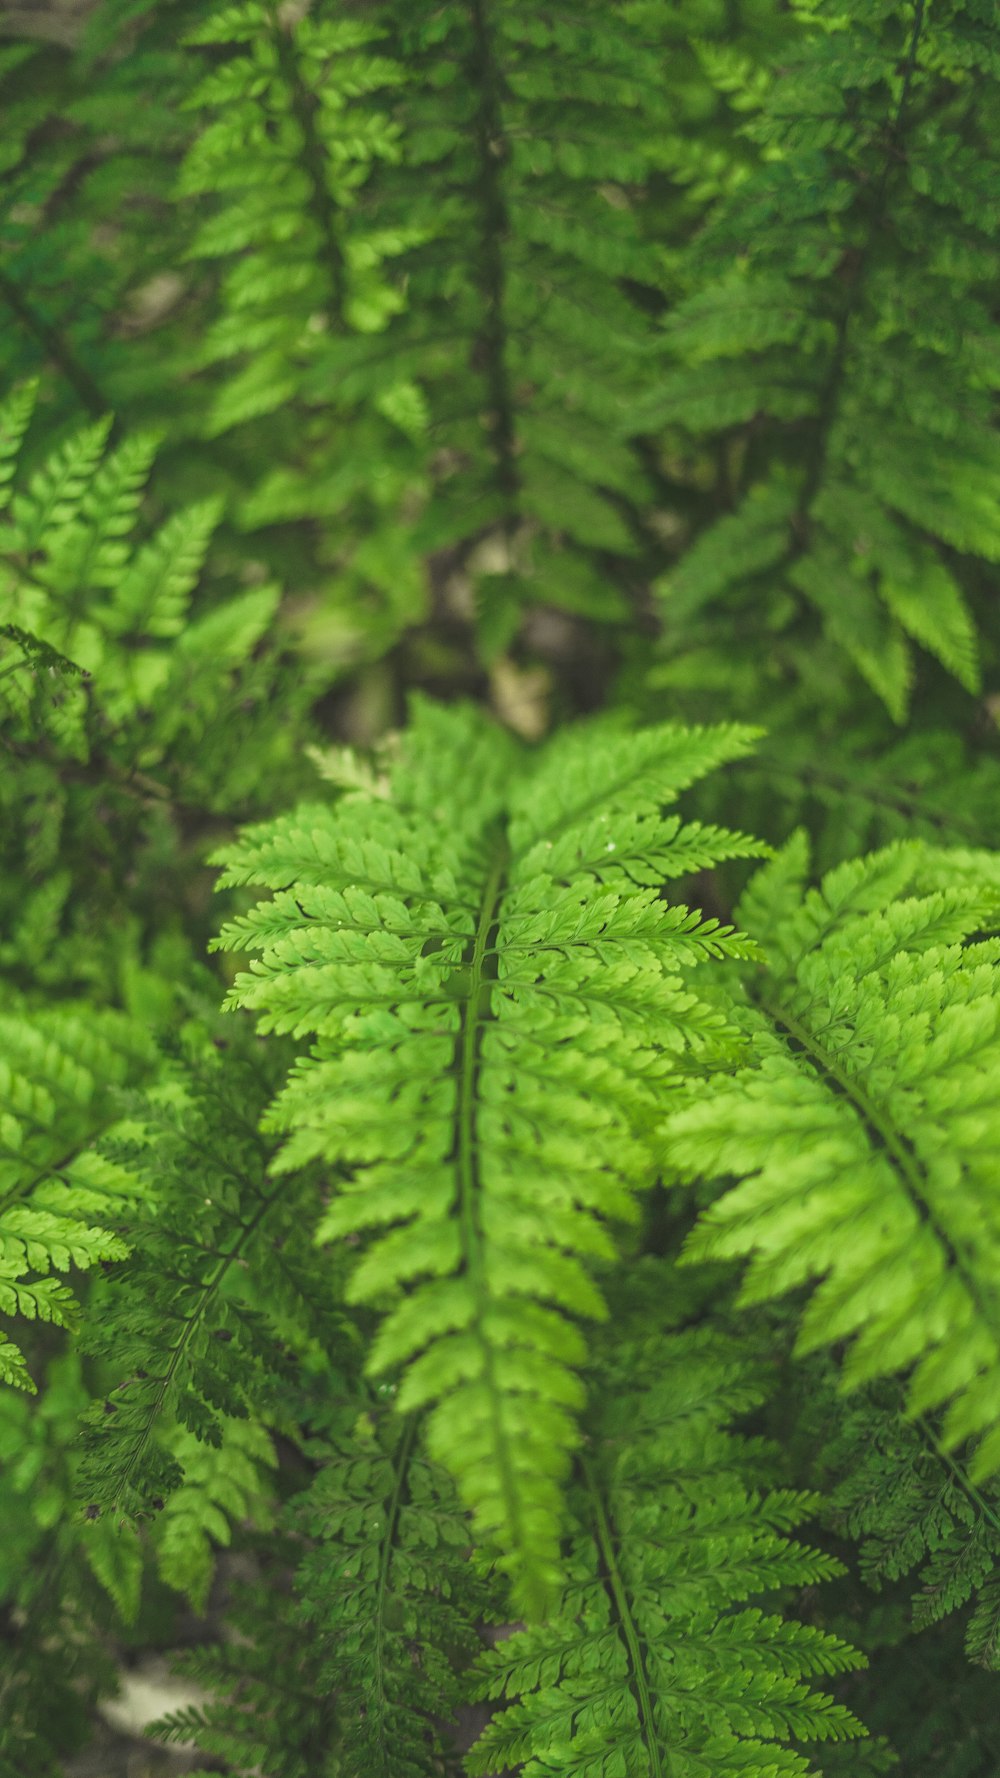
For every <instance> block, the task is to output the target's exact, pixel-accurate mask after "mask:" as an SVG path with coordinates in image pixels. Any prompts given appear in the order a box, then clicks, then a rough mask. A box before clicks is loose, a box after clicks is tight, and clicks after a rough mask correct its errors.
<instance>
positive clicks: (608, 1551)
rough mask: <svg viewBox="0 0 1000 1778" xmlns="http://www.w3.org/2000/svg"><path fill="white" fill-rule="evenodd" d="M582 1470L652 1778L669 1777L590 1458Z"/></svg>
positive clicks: (611, 1534)
mask: <svg viewBox="0 0 1000 1778" xmlns="http://www.w3.org/2000/svg"><path fill="white" fill-rule="evenodd" d="M579 1463H580V1470H581V1473H582V1476H583V1480H584V1483H585V1485H586V1489H587V1494H588V1496H589V1499H590V1509H591V1512H592V1513H593V1517H594V1525H595V1529H596V1533H597V1547H598V1549H599V1550H600V1553H601V1562H602V1565H603V1568H604V1576H605V1581H606V1584H607V1588H608V1591H609V1592H610V1594H611V1598H612V1601H613V1603H614V1607H615V1611H616V1612H617V1614H618V1622H619V1625H620V1627H621V1633H622V1636H623V1638H624V1641H625V1647H626V1649H627V1650H628V1660H629V1667H630V1670H631V1674H632V1686H633V1691H634V1695H635V1700H636V1703H637V1705H638V1707H639V1732H640V1734H641V1735H642V1739H643V1744H644V1745H645V1748H646V1752H647V1753H648V1755H649V1773H650V1778H670V1774H671V1773H672V1772H673V1769H674V1768H673V1762H672V1761H671V1758H670V1755H669V1753H667V1752H666V1750H665V1749H664V1750H663V1751H662V1752H661V1749H660V1744H659V1741H658V1739H657V1732H656V1720H655V1717H654V1714H653V1698H652V1693H651V1691H650V1685H649V1678H648V1675H647V1673H646V1663H645V1660H644V1658H643V1652H642V1638H641V1637H640V1634H639V1627H638V1625H637V1623H636V1621H635V1618H634V1616H633V1614H632V1607H631V1605H630V1603H629V1597H628V1590H627V1588H626V1586H625V1581H624V1577H623V1575H622V1571H621V1569H620V1567H619V1565H618V1553H617V1550H616V1547H615V1537H614V1532H613V1530H612V1527H611V1521H610V1519H609V1518H608V1513H607V1508H606V1507H605V1504H604V1499H603V1496H602V1494H601V1490H600V1488H599V1487H598V1485H597V1480H596V1477H595V1475H594V1471H593V1468H592V1467H591V1465H590V1463H589V1462H588V1460H587V1458H586V1457H584V1456H581V1457H580V1459H579Z"/></svg>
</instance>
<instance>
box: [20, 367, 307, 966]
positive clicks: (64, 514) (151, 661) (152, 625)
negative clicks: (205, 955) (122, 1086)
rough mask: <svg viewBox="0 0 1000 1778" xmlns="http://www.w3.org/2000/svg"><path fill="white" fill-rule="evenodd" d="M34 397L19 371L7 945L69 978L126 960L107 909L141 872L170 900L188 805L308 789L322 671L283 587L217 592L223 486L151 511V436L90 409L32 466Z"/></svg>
mask: <svg viewBox="0 0 1000 1778" xmlns="http://www.w3.org/2000/svg"><path fill="white" fill-rule="evenodd" d="M33 399H34V392H33V389H32V388H31V387H29V386H24V387H22V388H20V389H18V390H16V391H15V392H14V393H13V394H12V395H11V396H10V397H9V398H8V400H7V401H6V402H5V403H4V404H3V406H2V408H0V453H2V486H0V745H2V747H3V749H4V757H5V758H6V759H7V760H8V762H13V764H14V765H15V766H16V770H15V771H7V772H5V773H4V774H3V776H2V788H0V827H2V833H3V842H4V851H5V857H6V859H7V861H8V872H9V874H8V880H7V885H6V886H5V887H4V888H3V890H2V891H0V916H2V924H3V928H4V934H3V939H2V941H0V961H2V962H3V964H4V965H5V966H6V967H7V968H9V969H11V970H13V971H14V972H15V979H18V980H19V981H23V982H24V985H26V986H27V985H28V983H29V982H30V981H37V982H42V983H47V984H54V983H59V984H60V985H61V986H64V985H65V984H67V983H71V982H73V981H80V980H81V979H82V980H83V981H88V982H89V981H90V980H92V979H94V977H95V976H100V975H104V976H105V977H106V975H107V972H108V970H109V969H110V970H111V971H112V972H114V971H115V970H117V969H118V968H119V967H120V966H121V962H122V957H121V952H122V948H123V946H122V943H121V942H119V944H118V946H114V947H111V953H112V954H111V955H110V956H109V955H108V949H109V940H110V938H111V934H110V931H109V930H108V918H107V916H108V910H109V907H113V906H115V905H121V904H122V903H125V902H128V901H129V900H130V899H131V896H130V890H129V885H128V884H127V883H126V882H125V881H124V880H123V879H124V876H125V874H126V872H127V871H128V870H136V869H138V870H139V871H140V873H141V878H142V881H143V886H144V888H146V889H147V890H148V892H149V894H150V896H151V898H152V901H153V904H154V905H155V903H156V901H157V900H158V899H162V896H163V883H164V877H165V876H166V880H167V881H169V880H170V874H171V873H173V874H176V872H177V869H178V859H179V855H181V854H182V853H183V850H184V845H183V840H182V839H181V838H180V837H179V833H178V829H179V828H180V827H181V826H182V813H183V811H184V809H185V808H188V809H193V810H194V811H196V812H197V811H203V812H204V813H209V812H210V811H211V810H213V809H219V810H220V811H221V812H223V813H229V812H230V811H233V812H236V811H239V812H241V813H250V812H252V811H253V810H254V808H255V807H260V801H259V799H260V796H261V792H262V790H263V791H264V793H265V795H268V796H270V795H273V794H277V793H278V791H279V787H280V785H281V783H282V780H284V782H285V785H286V787H287V789H288V790H289V791H291V792H292V794H294V787H297V786H298V785H300V784H301V783H302V781H303V776H304V775H308V767H305V768H304V767H303V763H302V762H301V759H300V755H299V748H298V747H297V744H296V743H297V742H298V743H299V744H300V743H301V740H302V739H303V738H304V735H303V729H304V728H305V723H306V720H307V718H306V714H305V712H306V710H307V708H308V703H309V700H310V697H311V695H312V683H311V679H310V676H309V675H303V674H302V673H301V670H300V671H299V672H298V673H297V674H296V686H295V687H293V686H292V685H291V684H290V683H289V681H288V678H287V666H286V663H284V662H283V660H282V658H281V656H280V655H279V653H278V651H277V649H276V648H275V647H274V645H273V644H272V643H270V642H267V643H265V636H266V633H267V632H268V630H269V628H270V627H271V625H272V620H273V618H274V615H275V612H276V609H277V604H278V591H277V588H276V587H274V586H272V585H268V584H267V583H264V584H261V585H252V586H250V587H247V586H242V587H238V588H235V589H234V588H232V586H231V584H224V588H223V589H222V596H221V597H219V596H215V597H211V596H209V595H208V594H207V589H206V588H205V586H204V584H203V581H204V574H205V564H206V558H207V555H208V552H209V549H210V546H211V543H212V537H213V532H214V530H215V527H216V525H217V523H218V520H219V516H220V508H219V504H218V502H217V501H215V500H212V499H210V500H204V501H198V502H196V503H195V504H193V505H191V506H189V507H188V508H186V509H185V510H183V511H181V512H178V513H175V514H174V515H173V516H171V517H168V518H166V519H165V520H163V522H162V523H160V524H159V526H158V527H157V528H155V529H153V530H150V529H149V527H148V526H147V525H146V522H145V520H146V515H145V512H144V510H143V509H142V504H141V503H142V499H143V490H144V488H145V484H146V481H147V478H148V476H149V473H150V469H151V465H152V460H153V452H154V444H155V441H154V439H153V438H152V437H150V436H146V437H136V438H126V439H125V440H124V441H123V442H122V443H121V444H119V445H117V446H116V447H114V448H112V449H109V448H108V444H107V440H108V433H109V425H110V422H108V421H99V422H95V423H94V424H92V425H87V426H85V427H84V428H82V429H80V430H78V431H76V432H75V433H73V434H71V435H70V436H69V437H68V438H66V439H64V441H63V442H62V444H61V445H60V446H59V447H58V448H57V449H55V450H54V451H51V452H50V453H49V454H48V455H47V456H44V457H43V459H42V460H41V462H39V463H37V465H36V467H34V469H31V470H30V471H27V472H25V471H24V470H22V471H21V472H20V473H18V471H19V467H20V465H22V464H23V463H24V460H25V452H26V450H27V445H26V444H25V436H26V434H27V433H28V425H29V420H30V416H31V410H32V403H33ZM28 442H29V443H30V435H29V440H28ZM282 688H284V689H285V690H286V691H287V694H288V701H287V702H286V703H284V706H283V710H282V712H281V713H280V714H279V713H277V712H274V713H272V715H271V716H268V714H267V712H268V709H269V708H270V706H271V702H272V700H273V699H274V697H275V694H276V693H277V692H279V690H281V689H282ZM293 710H295V711H297V712H298V716H299V718H300V719H301V724H302V726H301V727H298V732H296V729H297V723H296V720H294V719H293V720H292V721H291V722H290V721H289V718H290V717H291V713H292V711H293ZM251 730H252V732H253V734H254V736H255V742H256V745H257V747H258V748H259V746H260V745H261V744H262V743H264V735H265V732H270V735H271V745H270V747H267V745H266V743H265V748H266V751H267V752H268V756H269V766H268V780H269V781H268V782H266V784H262V782H261V759H262V756H261V754H260V753H259V752H257V753H256V755H255V756H254V757H253V758H248V757H247V755H246V752H245V748H244V742H245V740H246V737H247V735H248V733H249V732H250V731H251ZM307 732H308V731H307V730H306V733H307ZM164 778H165V779H166V781H164ZM138 833H141V835H142V841H143V843H139V841H138V838H137V834H138ZM68 856H72V857H73V858H74V860H75V864H74V868H73V870H72V871H67V870H65V869H63V868H62V866H61V863H60V860H61V859H62V858H64V857H68ZM126 860H128V863H126ZM15 862H17V863H18V864H19V867H20V868H19V869H15ZM126 925H127V923H126ZM98 959H100V960H98Z"/></svg>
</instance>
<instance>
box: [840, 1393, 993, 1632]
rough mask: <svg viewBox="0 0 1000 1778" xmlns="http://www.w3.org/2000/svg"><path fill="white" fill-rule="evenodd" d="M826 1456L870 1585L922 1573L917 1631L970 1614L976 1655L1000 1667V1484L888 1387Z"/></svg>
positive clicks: (866, 1401)
mask: <svg viewBox="0 0 1000 1778" xmlns="http://www.w3.org/2000/svg"><path fill="white" fill-rule="evenodd" d="M826 1462H827V1463H828V1464H829V1466H830V1470H831V1471H832V1473H833V1474H834V1475H837V1474H839V1475H840V1477H841V1478H842V1479H841V1480H840V1481H839V1483H838V1484H837V1486H836V1487H835V1488H834V1490H833V1492H832V1494H831V1496H830V1511H831V1514H832V1516H833V1522H834V1524H835V1525H837V1527H838V1528H839V1529H841V1530H843V1531H846V1532H847V1533H848V1535H849V1536H850V1537H851V1538H852V1539H853V1540H854V1541H856V1542H857V1544H858V1564H859V1571H860V1573H861V1576H862V1578H863V1579H864V1580H865V1581H866V1582H867V1583H868V1585H869V1586H874V1587H882V1586H884V1585H886V1584H887V1583H889V1582H891V1581H895V1580H899V1579H901V1578H902V1577H903V1576H906V1575H910V1574H914V1578H915V1579H917V1580H919V1587H918V1590H917V1591H916V1592H914V1594H913V1602H912V1613H913V1618H912V1621H913V1627H914V1629H915V1630H922V1629H926V1628H927V1626H928V1625H930V1624H935V1623H938V1622H939V1621H940V1620H941V1619H942V1618H944V1617H947V1616H948V1615H949V1614H951V1613H953V1612H957V1611H962V1610H963V1608H964V1607H966V1606H967V1605H968V1604H969V1601H970V1599H974V1600H975V1602H976V1603H975V1605H974V1608H973V1610H972V1612H971V1615H969V1614H967V1617H968V1621H967V1625H966V1647H967V1649H968V1653H969V1656H970V1658H971V1659H972V1660H973V1661H976V1662H977V1663H978V1664H980V1665H982V1666H986V1667H991V1666H992V1667H995V1666H996V1665H997V1647H996V1632H995V1628H994V1627H993V1626H994V1620H995V1612H996V1604H995V1596H996V1592H997V1584H998V1578H1000V1577H998V1567H1000V1492H998V1489H997V1485H996V1481H995V1479H991V1480H989V1481H984V1482H980V1483H979V1484H978V1485H977V1484H976V1483H975V1482H974V1481H973V1480H972V1478H971V1476H970V1475H969V1473H968V1469H967V1466H966V1464H965V1463H964V1462H963V1461H962V1460H961V1454H959V1456H958V1457H956V1456H955V1455H953V1454H951V1453H949V1452H947V1451H945V1450H943V1449H942V1446H941V1444H940V1441H939V1439H938V1436H937V1433H936V1431H935V1428H934V1426H933V1425H932V1424H931V1423H930V1421H929V1420H927V1419H926V1418H924V1417H920V1418H919V1419H918V1420H917V1421H916V1422H913V1421H909V1420H906V1419H904V1418H903V1416H902V1415H901V1414H900V1413H899V1412H898V1407H897V1401H895V1400H894V1399H893V1395H892V1392H891V1391H890V1390H889V1389H887V1388H882V1389H879V1390H868V1391H866V1392H865V1393H864V1394H862V1395H861V1396H860V1397H859V1398H858V1399H856V1400H855V1401H854V1402H852V1403H851V1404H850V1406H849V1408H848V1411H847V1413H846V1414H845V1415H844V1416H843V1417H842V1423H841V1425H840V1427H839V1428H838V1431H837V1433H836V1434H835V1435H834V1437H833V1438H832V1440H831V1441H830V1446H829V1450H828V1453H827V1457H826Z"/></svg>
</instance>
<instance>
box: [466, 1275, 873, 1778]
mask: <svg viewBox="0 0 1000 1778" xmlns="http://www.w3.org/2000/svg"><path fill="white" fill-rule="evenodd" d="M649 1282H650V1280H649V1279H648V1278H647V1279H646V1280H645V1283H646V1290H643V1280H642V1279H641V1277H640V1278H638V1279H637V1280H636V1283H637V1286H638V1290H639V1293H640V1295H643V1296H645V1295H646V1294H647V1292H648V1287H649ZM659 1289H660V1292H661V1295H662V1291H663V1280H662V1279H661V1280H660V1283H659ZM622 1312H623V1314H622V1318H620V1319H619V1320H618V1323H617V1335H616V1342H615V1346H616V1350H615V1354H614V1357H613V1358H612V1359H610V1360H607V1361H606V1362H605V1363H604V1364H601V1365H600V1366H599V1369H598V1390H597V1394H596V1398H595V1400H594V1402H593V1404H592V1406H591V1408H590V1410H589V1412H588V1417H587V1430H588V1435H589V1436H588V1444H587V1448H586V1451H585V1453H584V1454H583V1455H582V1456H581V1458H580V1459H579V1461H578V1464H577V1469H576V1474H575V1477H574V1482H573V1485H572V1487H571V1491H570V1501H571V1524H570V1530H569V1544H570V1556H569V1561H568V1565H567V1566H568V1578H567V1581H566V1583H565V1587H564V1590H563V1592H562V1595H561V1598H560V1601H559V1604H558V1610H557V1615H556V1616H555V1617H554V1618H553V1620H552V1621H551V1623H550V1624H548V1625H546V1626H545V1628H544V1629H542V1628H537V1629H536V1628H528V1629H522V1630H518V1631H515V1633H514V1634H513V1635H511V1636H509V1637H507V1638H505V1639H504V1640H503V1641H502V1642H500V1643H499V1644H498V1646H497V1647H496V1648H495V1649H493V1650H492V1651H491V1652H490V1653H488V1654H486V1655H484V1656H482V1657H481V1659H480V1661H479V1663H478V1666H479V1675H480V1682H481V1686H482V1690H483V1694H484V1695H485V1696H488V1697H491V1698H501V1699H505V1700H506V1703H505V1707H503V1708H501V1709H500V1711H499V1712H498V1714H496V1715H495V1716H494V1717H493V1718H492V1720H491V1722H490V1723H489V1724H488V1726H487V1728H486V1729H485V1731H484V1732H483V1734H482V1735H481V1736H480V1739H479V1740H478V1741H477V1743H476V1744H475V1746H474V1748H473V1750H472V1752H471V1754H470V1755H469V1757H468V1761H467V1765H468V1769H469V1771H470V1772H472V1773H483V1774H485V1773H491V1772H495V1771H497V1770H499V1769H501V1768H505V1767H508V1766H514V1765H518V1766H522V1762H523V1766H522V1769H523V1770H524V1772H525V1774H529V1773H530V1774H535V1773H537V1774H539V1775H540V1774H541V1773H542V1772H548V1771H556V1770H558V1771H559V1772H560V1773H566V1774H567V1775H569V1774H573V1775H574V1778H598V1775H601V1778H611V1774H614V1773H629V1774H635V1775H636V1778H639V1775H640V1774H641V1775H642V1778H647V1775H648V1778H668V1775H670V1774H673V1773H681V1772H684V1773H687V1772H690V1773H692V1774H694V1773H696V1772H702V1771H704V1772H706V1773H707V1772H712V1773H713V1774H715V1773H717V1772H718V1773H724V1772H725V1773H729V1772H733V1773H735V1772H741V1773H745V1774H748V1775H749V1774H753V1775H754V1778H772V1775H775V1774H777V1773H779V1772H780V1773H786V1772H787V1773H802V1774H805V1773H806V1772H808V1771H810V1770H812V1769H813V1768H811V1767H810V1766H809V1764H808V1763H807V1761H806V1759H805V1758H804V1757H803V1756H802V1755H800V1754H799V1753H796V1752H793V1751H792V1750H791V1748H789V1747H788V1746H786V1745H785V1743H787V1742H788V1741H790V1740H795V1739H798V1740H805V1741H810V1742H811V1741H815V1740H822V1739H831V1740H836V1739H838V1738H841V1737H851V1736H856V1735H858V1734H860V1733H863V1731H862V1730H861V1728H860V1725H859V1724H858V1723H857V1721H856V1720H855V1719H854V1717H853V1716H852V1715H851V1713H850V1711H848V1710H846V1709H845V1708H844V1707H843V1705H840V1704H835V1703H834V1702H833V1701H832V1700H831V1699H830V1698H829V1697H826V1696H824V1695H823V1694H822V1693H816V1692H814V1691H812V1689H811V1687H810V1685H809V1683H808V1681H809V1679H811V1678H812V1677H813V1676H815V1675H828V1674H835V1673H838V1672H841V1671H843V1670H844V1669H845V1668H850V1667H853V1666H857V1665H859V1664H861V1662H862V1657H860V1656H858V1655H857V1654H856V1653H855V1652H854V1651H853V1650H852V1649H850V1648H848V1647H847V1646H846V1645H845V1644H844V1643H843V1642H841V1641H839V1640H838V1639H837V1638H836V1637H834V1636H831V1635H829V1634H828V1633H826V1632H824V1631H821V1630H817V1629H815V1628H812V1627H805V1626H803V1625H801V1624H796V1623H794V1622H789V1621H784V1620H782V1619H781V1618H780V1617H776V1616H774V1615H771V1614H768V1613H766V1612H764V1611H762V1610H761V1609H760V1608H759V1606H757V1605H755V1604H754V1605H747V1604H746V1601H747V1600H748V1599H750V1598H753V1597H755V1596H756V1595H759V1594H761V1593H763V1592H766V1591H768V1590H770V1589H772V1588H775V1587H779V1588H780V1587H782V1586H786V1585H788V1584H795V1581H796V1580H797V1579H801V1580H804V1581H807V1582H809V1581H812V1580H814V1579H819V1578H822V1577H824V1576H828V1575H830V1574H833V1573H835V1572H836V1571H837V1566H838V1565H837V1563H836V1562H835V1561H834V1560H833V1559H832V1558H830V1557H828V1556H822V1555H819V1554H818V1553H817V1552H815V1551H811V1550H808V1549H806V1548H804V1547H803V1546H802V1545H801V1544H798V1543H795V1542H792V1541H791V1540H790V1539H789V1538H788V1535H787V1533H788V1530H789V1528H790V1527H791V1526H792V1525H794V1523H795V1522H796V1520H797V1519H800V1518H802V1517H804V1516H805V1515H806V1514H807V1513H808V1512H809V1511H810V1510H812V1509H813V1507H814V1505H815V1502H814V1501H813V1500H812V1499H810V1497H808V1496H805V1495H795V1494H789V1493H782V1492H780V1491H779V1492H776V1493H774V1494H772V1495H770V1496H769V1495H767V1494H763V1495H761V1494H760V1493H758V1492H756V1490H755V1489H754V1488H753V1487H752V1486H751V1487H750V1488H748V1487H747V1483H746V1480H745V1479H744V1476H743V1474H742V1473H741V1455H742V1453H741V1449H740V1441H739V1440H738V1439H736V1438H734V1437H733V1436H732V1435H730V1434H728V1433H727V1432H726V1431H725V1430H724V1425H725V1421H726V1419H727V1417H728V1416H729V1415H730V1414H732V1413H733V1412H734V1410H737V1411H738V1408H739V1407H740V1406H743V1407H745V1406H746V1405H747V1404H748V1401H749V1400H751V1399H752V1398H753V1393H754V1385H753V1382H752V1380H751V1377H750V1373H749V1372H748V1371H747V1369H746V1368H745V1364H744V1363H743V1362H742V1361H741V1358H740V1356H738V1354H737V1351H736V1349H735V1348H734V1347H727V1345H726V1342H725V1341H724V1340H720V1339H719V1338H718V1337H717V1336H712V1335H711V1334H706V1333H705V1332H704V1331H702V1332H688V1333H674V1334H670V1333H666V1334H664V1332H663V1331H662V1329H659V1328H656V1322H657V1320H658V1317H657V1314H656V1308H655V1306H654V1304H653V1302H652V1301H649V1302H644V1303H643V1308H642V1315H641V1319H640V1316H639V1315H638V1314H634V1315H633V1316H630V1315H629V1312H628V1310H627V1309H625V1308H624V1305H622ZM654 1329H655V1331H654ZM654 1350H655V1353H656V1358H655V1367H656V1381H655V1383H652V1384H651V1383H650V1382H649V1374H648V1372H646V1371H645V1368H644V1366H645V1364H646V1363H648V1360H649V1358H651V1357H652V1353H653V1351H654ZM638 1375H643V1376H644V1381H643V1384H642V1386H641V1387H637V1386H636V1383H635V1378H636V1377H637V1376H638Z"/></svg>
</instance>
